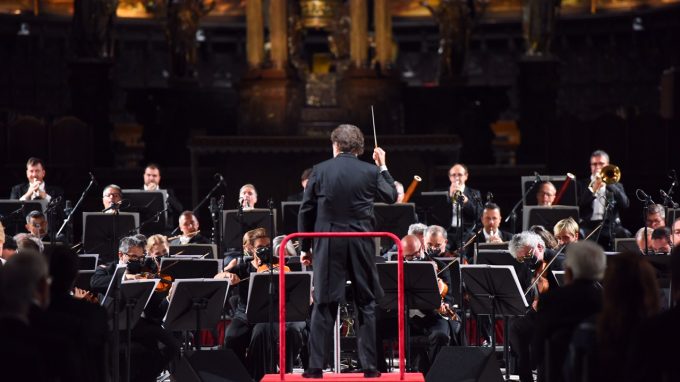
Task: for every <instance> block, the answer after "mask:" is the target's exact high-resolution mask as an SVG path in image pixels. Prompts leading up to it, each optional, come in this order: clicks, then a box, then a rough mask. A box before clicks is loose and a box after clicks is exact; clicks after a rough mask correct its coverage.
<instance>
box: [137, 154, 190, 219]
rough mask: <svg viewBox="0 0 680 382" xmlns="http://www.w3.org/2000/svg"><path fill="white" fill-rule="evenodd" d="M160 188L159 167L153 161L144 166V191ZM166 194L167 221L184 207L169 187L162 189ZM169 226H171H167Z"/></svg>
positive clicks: (173, 217)
mask: <svg viewBox="0 0 680 382" xmlns="http://www.w3.org/2000/svg"><path fill="white" fill-rule="evenodd" d="M160 189H161V169H160V167H158V165H157V164H155V163H149V164H147V165H146V168H144V191H157V190H160ZM164 190H165V191H166V192H167V194H168V199H167V205H168V223H170V222H172V221H174V220H175V218H176V216H177V215H178V214H180V213H181V212H182V211H183V210H184V207H182V203H180V202H179V200H178V199H177V197H176V196H175V192H174V191H173V189H171V188H165V189H164ZM168 228H171V227H168Z"/></svg>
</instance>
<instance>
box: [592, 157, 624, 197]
mask: <svg viewBox="0 0 680 382" xmlns="http://www.w3.org/2000/svg"><path fill="white" fill-rule="evenodd" d="M598 179H600V180H602V182H604V183H605V184H614V183H618V182H619V181H620V180H621V169H619V167H618V166H615V165H613V164H609V165H606V166H604V167H602V168H601V169H600V171H598V173H597V174H596V175H595V179H593V180H592V181H591V182H590V184H589V185H588V189H589V190H590V191H593V185H594V184H595V182H597V180H598ZM593 192H594V191H593Z"/></svg>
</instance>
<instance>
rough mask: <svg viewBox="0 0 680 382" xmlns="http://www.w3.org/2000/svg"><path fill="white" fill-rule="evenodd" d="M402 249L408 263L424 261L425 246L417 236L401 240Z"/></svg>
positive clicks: (409, 236)
mask: <svg viewBox="0 0 680 382" xmlns="http://www.w3.org/2000/svg"><path fill="white" fill-rule="evenodd" d="M401 248H402V250H403V251H404V259H405V260H406V261H413V260H422V259H423V258H424V257H425V256H424V255H423V252H424V251H423V245H422V243H421V242H420V239H418V236H416V235H406V236H404V237H403V238H402V239H401Z"/></svg>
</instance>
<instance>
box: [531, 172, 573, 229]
mask: <svg viewBox="0 0 680 382" xmlns="http://www.w3.org/2000/svg"><path fill="white" fill-rule="evenodd" d="M566 179H567V176H566V175H541V180H542V181H544V182H551V183H552V184H553V185H554V186H555V189H556V190H557V191H558V192H559V190H560V189H561V188H562V185H563V184H564V182H565V181H566ZM535 180H536V176H535V175H530V176H523V177H522V179H521V182H522V195H524V193H525V191H526V190H527V189H528V188H529V187H531V184H532V183H533V182H534V181H535ZM536 186H538V185H536ZM536 191H538V189H536ZM576 193H577V190H576V179H574V180H573V181H570V182H569V184H568V185H567V189H566V190H565V191H564V195H562V199H561V200H560V205H562V206H578V202H577V196H576ZM522 202H523V205H524V206H535V205H536V194H535V193H533V194H529V195H527V197H526V198H525V199H523V200H522ZM577 221H578V220H577Z"/></svg>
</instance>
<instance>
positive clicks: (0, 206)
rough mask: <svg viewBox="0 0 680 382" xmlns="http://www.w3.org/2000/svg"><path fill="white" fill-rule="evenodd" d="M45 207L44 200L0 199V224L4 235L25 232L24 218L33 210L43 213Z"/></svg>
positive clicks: (45, 202)
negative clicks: (3, 229)
mask: <svg viewBox="0 0 680 382" xmlns="http://www.w3.org/2000/svg"><path fill="white" fill-rule="evenodd" d="M46 206H47V201H46V200H19V199H0V222H2V225H3V226H4V227H5V235H7V236H14V235H16V234H17V233H20V232H25V229H24V226H25V225H26V216H28V214H29V213H31V211H34V210H35V211H40V212H43V213H44V212H45V208H46ZM52 228H54V227H52Z"/></svg>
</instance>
